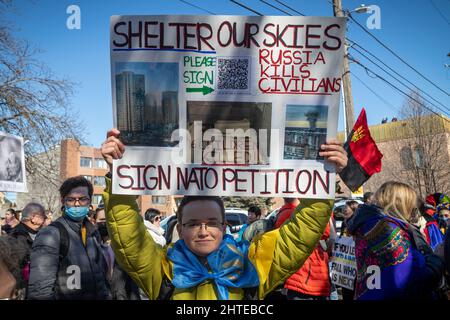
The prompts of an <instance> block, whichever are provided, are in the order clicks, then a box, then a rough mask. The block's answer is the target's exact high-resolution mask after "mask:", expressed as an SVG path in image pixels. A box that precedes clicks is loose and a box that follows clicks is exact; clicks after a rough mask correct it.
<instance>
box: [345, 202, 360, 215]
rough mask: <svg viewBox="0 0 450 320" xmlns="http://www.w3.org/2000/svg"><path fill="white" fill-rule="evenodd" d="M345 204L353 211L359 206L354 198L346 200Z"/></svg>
mask: <svg viewBox="0 0 450 320" xmlns="http://www.w3.org/2000/svg"><path fill="white" fill-rule="evenodd" d="M345 204H346V205H347V206H349V207H350V209H352V211H353V212H355V210H356V208H358V206H359V203H358V202H357V201H355V200H350V201H347V202H346V203H345Z"/></svg>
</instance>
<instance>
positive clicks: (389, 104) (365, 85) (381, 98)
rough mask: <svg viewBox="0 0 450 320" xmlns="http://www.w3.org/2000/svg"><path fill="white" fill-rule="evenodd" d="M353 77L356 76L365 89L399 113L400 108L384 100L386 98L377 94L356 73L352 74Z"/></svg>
mask: <svg viewBox="0 0 450 320" xmlns="http://www.w3.org/2000/svg"><path fill="white" fill-rule="evenodd" d="M352 76H354V77H355V78H356V79H357V80H358V81H359V82H360V83H361V84H362V85H363V86H364V87H366V88H367V89H368V90H369V91H370V92H372V93H373V94H374V95H375V96H377V97H378V99H380V100H381V101H383V102H384V104H386V105H388V106H390V107H392V109H397V110H398V111H400V110H399V108H398V107H395V106H394V105H393V104H391V103H389V102H388V101H386V100H384V98H383V97H382V96H380V95H379V94H378V93H376V92H375V91H374V90H373V89H372V88H371V87H369V86H368V85H367V84H365V83H364V81H362V80H361V79H360V78H359V77H358V76H357V75H356V74H355V73H352Z"/></svg>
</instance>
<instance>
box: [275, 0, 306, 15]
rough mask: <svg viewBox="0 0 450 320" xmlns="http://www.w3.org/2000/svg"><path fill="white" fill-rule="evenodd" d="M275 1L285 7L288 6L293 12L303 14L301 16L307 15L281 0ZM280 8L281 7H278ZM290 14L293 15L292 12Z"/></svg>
mask: <svg viewBox="0 0 450 320" xmlns="http://www.w3.org/2000/svg"><path fill="white" fill-rule="evenodd" d="M274 1H275V2H277V3H279V4H281V5H282V6H284V7H286V8H288V9H289V10H291V11H293V12H295V13H297V14H299V15H301V16H305V15H304V14H303V13H301V12H300V11H297V10H295V9H294V8H291V7H289V6H288V5H287V4H284V3H283V2H281V1H278V0H274ZM278 10H280V9H278ZM290 15H291V14H290Z"/></svg>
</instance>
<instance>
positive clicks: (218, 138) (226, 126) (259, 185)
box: [110, 16, 345, 198]
mask: <svg viewBox="0 0 450 320" xmlns="http://www.w3.org/2000/svg"><path fill="white" fill-rule="evenodd" d="M110 29H111V71H112V97H113V113H114V120H115V123H114V125H115V127H117V128H118V129H119V130H120V131H121V140H122V141H123V142H124V143H125V145H126V146H127V148H126V152H125V155H124V157H123V158H122V159H120V160H117V161H114V168H113V173H112V174H113V192H114V193H120V194H153V195H175V194H196V195H200V194H206V195H221V196H223V195H231V196H232V195H239V196H267V197H274V196H285V197H286V196H287V197H295V196H297V197H303V198H333V197H334V188H335V173H334V168H333V166H332V165H330V164H328V163H326V162H325V161H324V160H323V159H322V158H321V157H320V156H319V149H320V145H321V144H322V143H324V142H325V141H326V139H327V138H334V137H335V136H336V130H337V121H338V110H339V96H340V88H341V76H342V59H343V52H344V51H343V46H344V32H345V19H344V18H331V17H267V16H266V17H245V16H113V17H111V21H110Z"/></svg>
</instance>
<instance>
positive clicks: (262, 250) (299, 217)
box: [103, 178, 333, 300]
mask: <svg viewBox="0 0 450 320" xmlns="http://www.w3.org/2000/svg"><path fill="white" fill-rule="evenodd" d="M106 183H107V187H106V190H105V192H104V193H103V200H104V203H105V209H106V210H105V211H106V218H107V227H108V232H109V234H110V238H111V246H112V248H113V250H114V253H115V256H116V259H117V261H118V262H119V265H120V266H121V267H122V269H123V270H125V271H126V272H127V273H128V274H129V275H130V277H131V278H132V279H133V280H134V281H135V283H136V284H137V285H138V286H139V287H140V288H141V289H142V290H143V291H144V292H145V294H146V295H147V296H148V297H149V299H157V298H159V297H161V296H160V291H161V288H162V287H164V283H165V282H167V281H169V282H170V281H172V279H173V269H174V268H173V267H174V265H173V262H172V261H171V260H170V259H169V258H168V257H167V250H168V247H167V246H165V247H161V246H159V245H157V244H156V243H155V242H154V241H153V239H152V237H151V236H150V235H149V234H148V232H147V231H146V228H145V226H144V223H143V221H142V218H141V216H140V215H139V208H138V206H137V203H136V197H135V196H126V195H113V194H112V192H111V180H110V179H109V178H107V179H106ZM332 206H333V201H332V200H305V201H302V205H301V206H299V207H297V209H296V210H295V214H294V215H293V217H292V218H291V220H290V221H289V222H288V223H285V224H284V225H283V226H282V227H281V228H279V229H276V230H273V231H270V232H267V233H264V234H262V235H258V236H256V237H255V238H254V239H253V240H252V242H251V244H250V248H249V251H248V256H247V259H249V260H250V261H251V263H252V264H253V266H255V268H256V271H257V273H258V278H259V287H258V298H259V299H263V298H264V297H265V296H266V295H267V294H268V293H269V292H271V291H272V290H273V289H275V288H277V287H278V286H280V285H281V284H283V283H284V282H285V281H286V279H287V278H288V277H289V276H290V275H292V274H293V273H294V272H295V271H296V270H298V269H299V268H300V267H301V266H302V265H303V263H304V262H305V260H306V259H307V258H308V256H309V255H310V254H311V252H312V251H313V250H314V248H315V247H316V245H317V243H318V241H319V239H320V237H321V236H322V234H323V231H324V229H325V226H326V225H327V223H328V221H329V219H330V213H331V209H332ZM163 282H164V283H163ZM228 291H229V299H230V300H241V299H243V298H244V290H243V289H241V288H229V290H228ZM170 298H171V299H173V300H216V299H217V298H218V295H217V292H216V289H215V287H214V285H213V283H212V282H211V281H206V282H203V283H200V284H199V285H198V286H196V287H192V288H188V289H178V288H176V289H175V290H174V292H173V293H171V297H170Z"/></svg>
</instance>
